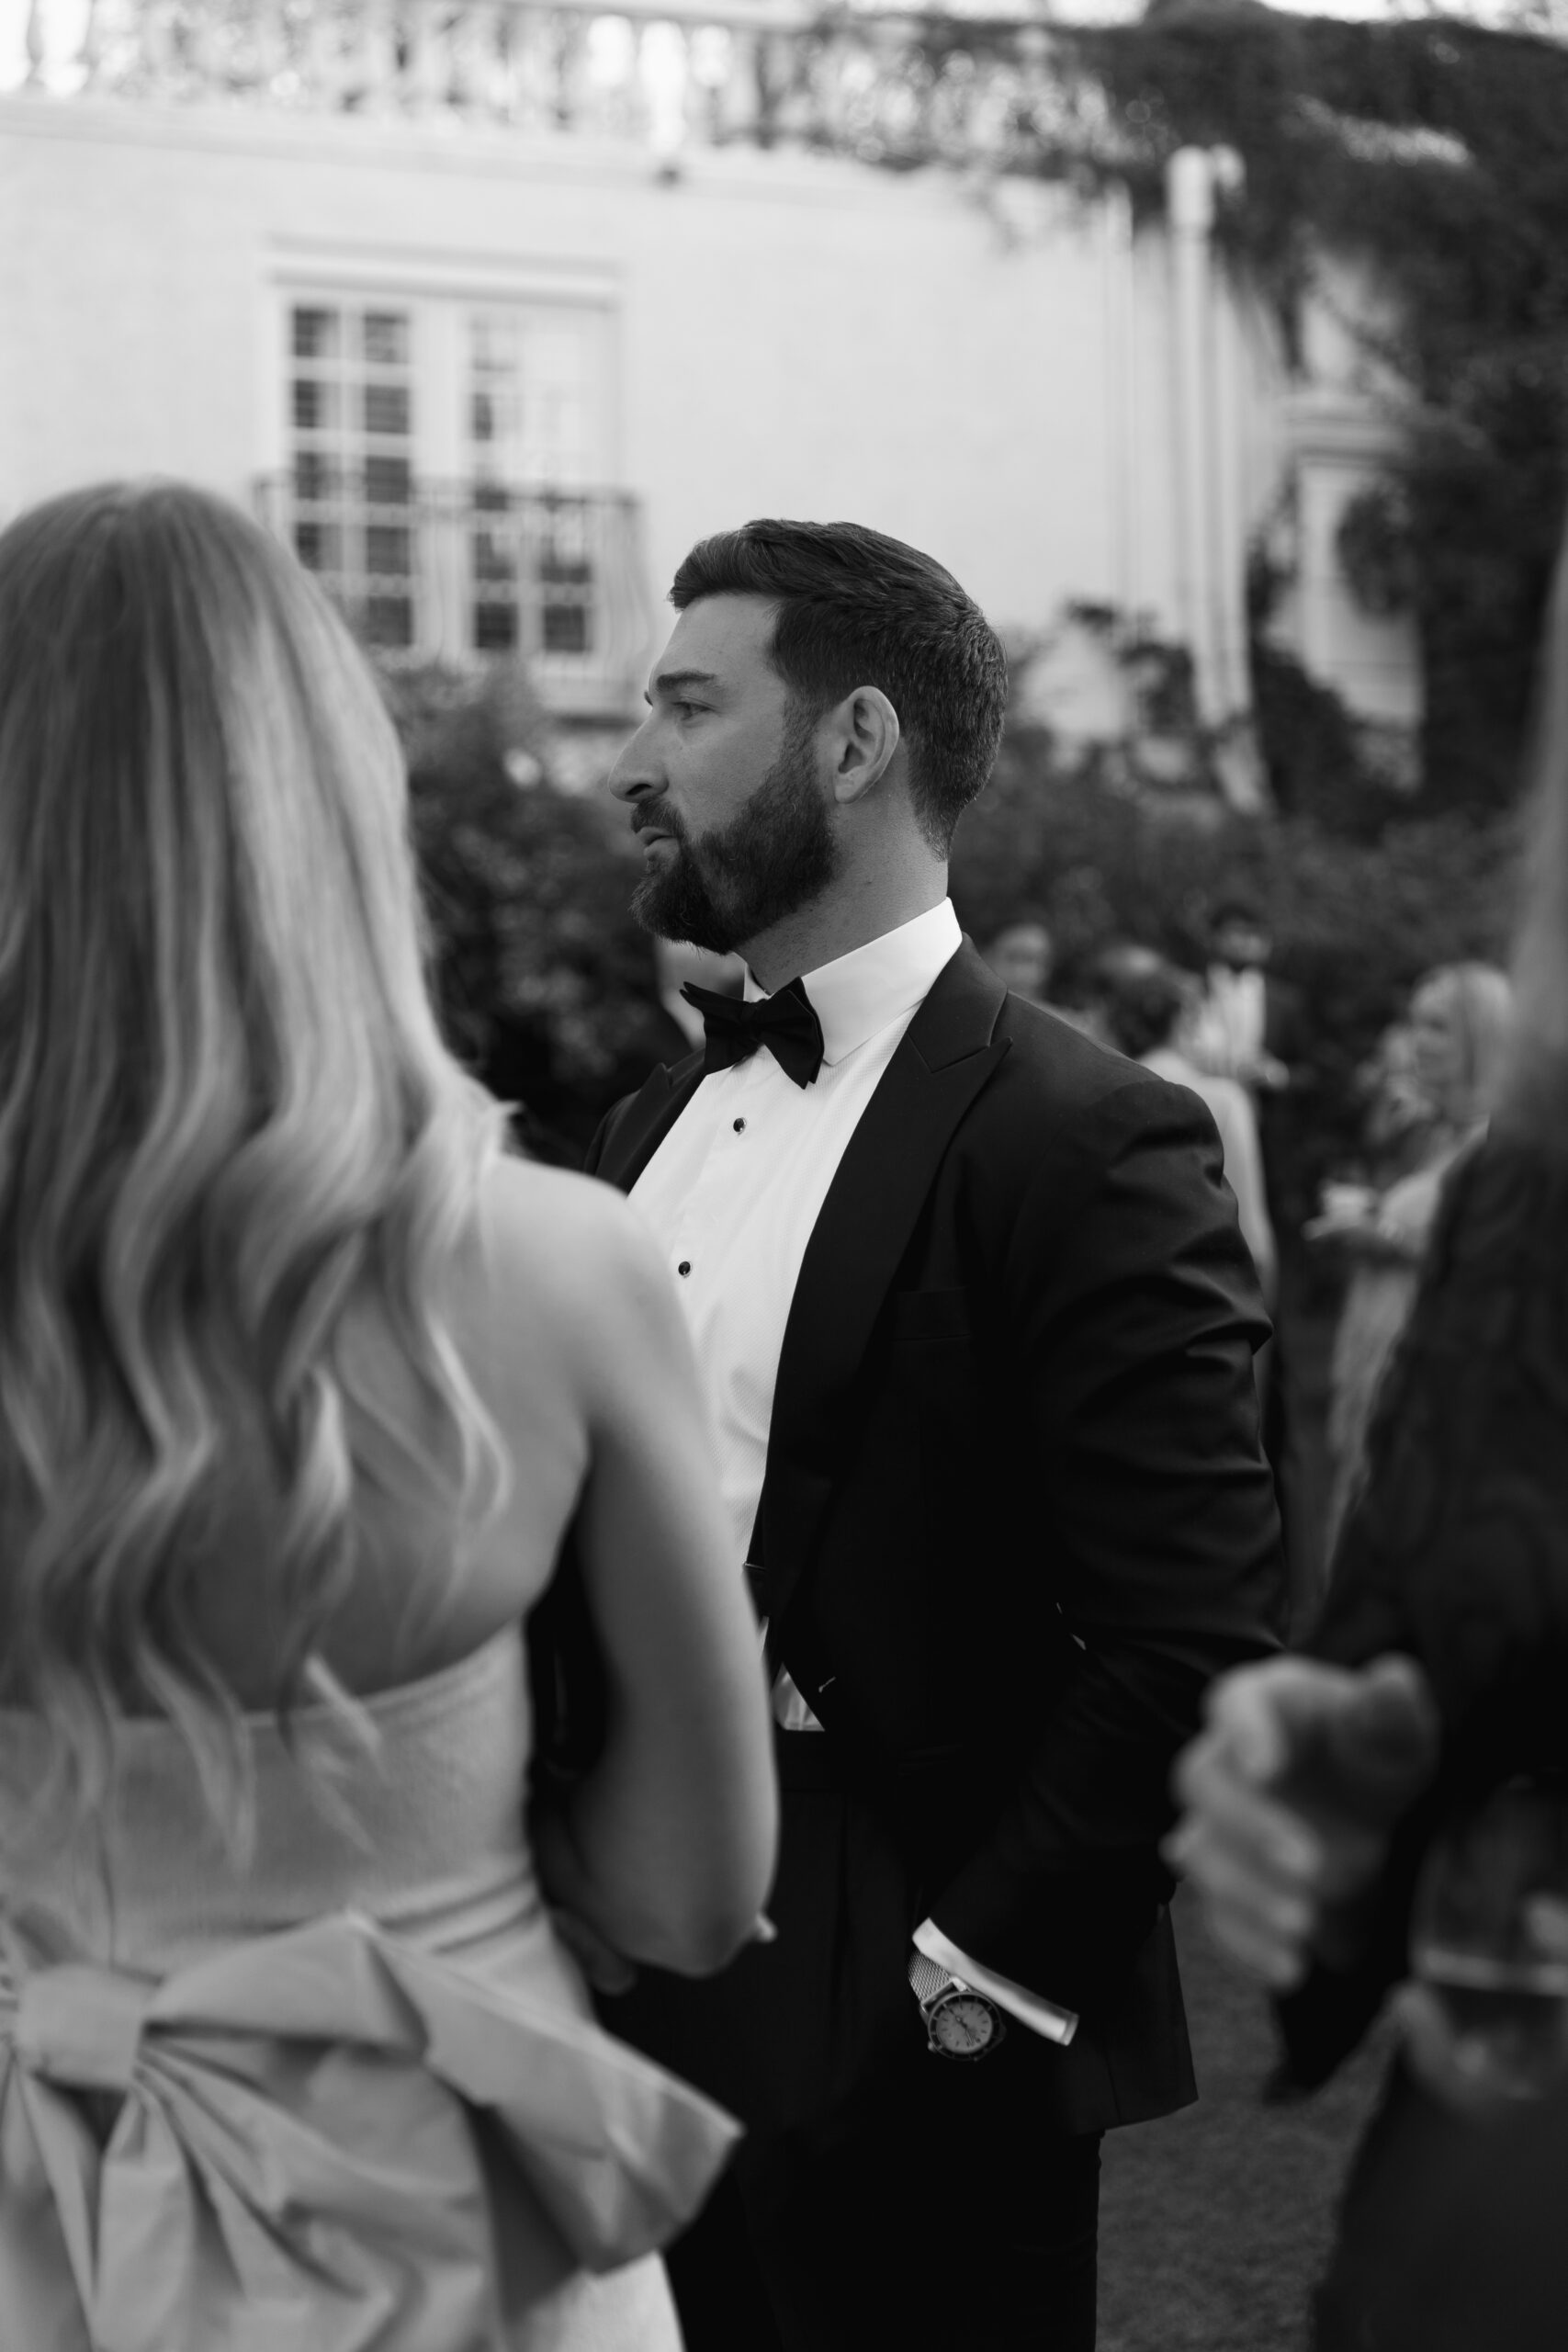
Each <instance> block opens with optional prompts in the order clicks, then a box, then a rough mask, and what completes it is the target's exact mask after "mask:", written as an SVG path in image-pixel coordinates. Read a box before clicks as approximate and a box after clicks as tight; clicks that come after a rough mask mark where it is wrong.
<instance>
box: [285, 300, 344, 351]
mask: <svg viewBox="0 0 1568 2352" xmlns="http://www.w3.org/2000/svg"><path fill="white" fill-rule="evenodd" d="M337 330H338V316H337V312H336V311H305V310H297V311H295V313H294V356H295V358H296V359H335V358H336V356H337Z"/></svg>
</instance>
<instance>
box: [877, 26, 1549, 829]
mask: <svg viewBox="0 0 1568 2352" xmlns="http://www.w3.org/2000/svg"><path fill="white" fill-rule="evenodd" d="M1027 38H1028V36H1027V35H1025V34H1021V32H1020V30H1019V28H1017V27H1016V26H1011V27H1010V26H1005V25H998V24H993V25H990V26H976V25H973V24H967V23H963V22H958V21H955V20H948V21H945V22H940V23H939V22H934V21H933V22H930V23H928V26H927V28H926V30H925V31H924V32H923V33H922V34H921V35H919V37H918V39H917V40H916V42H915V48H916V50H917V51H919V53H920V64H919V70H920V71H921V72H922V73H923V74H925V75H927V76H928V77H929V76H930V75H931V74H940V73H941V72H942V71H943V70H946V71H947V72H949V73H951V71H952V66H953V57H954V54H955V52H956V51H965V52H967V53H969V54H971V55H987V54H988V55H991V56H996V55H998V54H1008V53H1012V54H1022V51H1021V49H1020V43H1021V41H1022V40H1026V39H1027ZM1050 42H1051V49H1050V70H1051V74H1052V78H1053V81H1054V83H1055V85H1058V91H1059V95H1058V96H1057V98H1056V100H1055V102H1054V103H1053V104H1051V105H1049V106H1036V107H1030V106H1028V105H1023V106H1021V107H1020V108H1017V109H1015V110H1014V113H1013V114H1012V116H1011V117H1010V119H1009V122H1008V125H1007V132H1006V160H1007V167H1008V168H1009V169H1011V170H1015V171H1016V170H1030V171H1033V172H1034V173H1036V174H1038V175H1041V176H1043V177H1047V178H1052V179H1055V180H1058V181H1062V182H1065V183H1066V184H1068V185H1070V186H1072V187H1076V188H1077V189H1078V190H1080V191H1081V192H1082V193H1083V194H1085V195H1086V196H1090V197H1092V196H1093V195H1095V194H1096V193H1098V192H1100V191H1102V190H1104V189H1105V188H1106V187H1110V186H1112V185H1114V186H1116V187H1122V188H1125V189H1126V190H1127V191H1128V192H1129V194H1130V197H1131V199H1132V202H1133V205H1134V213H1135V215H1136V216H1137V217H1139V218H1141V219H1144V220H1149V219H1151V218H1153V217H1155V216H1156V215H1157V213H1158V212H1159V210H1160V208H1161V206H1162V204H1163V201H1164V185H1165V181H1164V174H1165V165H1166V163H1167V161H1168V158H1169V156H1170V155H1171V154H1172V153H1175V152H1176V151H1177V150H1178V149H1179V148H1181V147H1186V146H1203V147H1228V148H1230V149H1232V150H1234V151H1235V153H1236V154H1238V155H1239V156H1240V157H1241V159H1242V163H1243V165H1244V167H1245V172H1244V179H1243V182H1242V184H1241V186H1240V187H1238V188H1237V189H1236V190H1235V192H1234V194H1233V195H1232V196H1231V197H1230V198H1228V199H1226V200H1224V202H1223V204H1222V207H1221V210H1220V215H1219V219H1218V221H1217V224H1216V242H1217V244H1218V248H1219V250H1220V252H1221V253H1222V254H1223V255H1224V257H1225V259H1226V261H1227V263H1228V265H1229V266H1230V267H1231V268H1232V269H1233V270H1234V271H1235V273H1236V274H1237V275H1238V277H1241V278H1242V279H1244V280H1245V281H1246V283H1247V285H1248V286H1249V287H1250V288H1252V289H1254V291H1256V292H1257V293H1258V294H1259V295H1260V296H1261V297H1262V299H1263V300H1265V302H1266V303H1267V305H1268V307H1269V310H1270V311H1272V314H1273V316H1274V317H1275V319H1276V320H1277V321H1278V322H1279V326H1280V332H1281V335H1282V338H1283V343H1284V347H1285V349H1286V351H1287V353H1288V354H1290V355H1292V356H1294V357H1295V358H1297V359H1299V357H1300V352H1301V341H1302V334H1301V330H1302V321H1303V311H1304V305H1305V303H1306V300H1307V299H1308V297H1309V295H1310V293H1311V291H1312V289H1313V288H1314V284H1316V283H1317V282H1318V279H1319V277H1320V268H1321V262H1322V258H1323V256H1325V255H1327V254H1337V255H1342V256H1349V257H1353V258H1354V259H1355V260H1356V261H1357V262H1358V263H1359V264H1360V265H1362V266H1364V268H1365V269H1366V271H1367V272H1368V274H1369V276H1370V277H1371V281H1372V283H1373V284H1374V285H1375V286H1377V287H1378V288H1381V289H1382V291H1383V292H1384V293H1385V294H1386V295H1387V296H1388V297H1389V298H1390V300H1389V302H1388V323H1387V324H1386V326H1381V327H1380V328H1379V329H1378V330H1377V334H1378V338H1379V339H1378V345H1377V356H1378V357H1379V359H1380V360H1381V361H1382V363H1383V364H1384V365H1385V367H1387V368H1390V369H1391V370H1392V371H1393V374H1394V376H1395V377H1396V378H1397V379H1399V380H1401V381H1402V382H1403V384H1404V388H1405V393H1406V405H1405V424H1406V433H1405V439H1404V454H1403V457H1402V458H1401V460H1400V463H1399V466H1398V469H1397V472H1398V479H1397V481H1395V482H1394V483H1393V484H1392V485H1391V491H1392V492H1393V495H1392V498H1391V504H1390V508H1389V512H1390V513H1391V514H1393V515H1397V516H1398V517H1399V518H1400V522H1401V526H1402V528H1403V530H1404V533H1405V534H1406V535H1407V544H1406V545H1405V546H1404V548H1397V549H1393V548H1391V549H1389V550H1386V551H1385V552H1386V554H1387V556H1388V559H1389V560H1390V561H1393V562H1395V563H1397V565H1398V567H1399V568H1400V569H1401V570H1403V571H1404V574H1405V576H1406V577H1407V579H1408V581H1409V582H1410V586H1411V592H1412V598H1413V605H1414V611H1415V616H1416V622H1417V625H1418V628H1419V631H1420V637H1421V642H1422V648H1423V659H1424V667H1425V672H1426V687H1427V693H1426V718H1425V726H1424V740H1423V743H1422V775H1423V792H1424V795H1425V797H1426V800H1427V805H1428V806H1429V807H1431V808H1445V807H1477V808H1485V807H1495V806H1496V805H1497V804H1498V803H1499V802H1500V801H1506V799H1508V798H1509V797H1511V796H1512V794H1513V792H1514V790H1515V787H1516V785H1517V777H1518V773H1519V746H1520V740H1521V735H1522V730H1523V728H1524V725H1525V722H1526V718H1527V713H1528V708H1529V697H1530V688H1531V677H1532V664H1533V659H1534V652H1535V646H1536V642H1537V639H1538V636H1539V633H1540V623H1541V618H1542V616H1543V613H1544V609H1545V600H1546V594H1547V586H1548V582H1549V578H1550V573H1551V563H1552V559H1553V555H1554V552H1555V548H1556V545H1557V541H1558V537H1559V534H1560V531H1561V527H1562V515H1563V507H1564V499H1565V495H1568V47H1564V46H1562V45H1560V44H1558V43H1556V42H1553V41H1551V40H1544V39H1540V38H1536V37H1534V36H1531V35H1529V34H1525V33H1520V32H1499V31H1492V30H1488V29H1485V28H1481V27H1479V26H1475V25H1469V24H1463V23H1460V22H1456V21H1454V20H1453V19H1451V18H1444V17H1430V18H1426V19H1423V20H1420V21H1412V22H1400V23H1348V22H1343V21H1340V20H1337V19H1330V18H1313V17H1294V16H1285V15H1281V14H1276V13H1275V12H1273V11H1272V10H1270V9H1269V8H1266V7H1264V6H1260V5H1258V0H1153V5H1152V6H1150V8H1149V10H1148V12H1147V14H1146V15H1145V18H1144V20H1143V21H1142V22H1141V23H1138V24H1134V25H1122V26H1116V27H1111V28H1084V27H1080V28H1072V27H1054V28H1052V32H1051V36H1050ZM887 160H888V161H896V162H902V163H905V164H908V163H909V162H911V161H915V160H918V157H917V156H916V155H914V154H913V153H904V154H890V155H889V156H888V157H887ZM1365 331H1366V332H1367V334H1369V336H1370V335H1371V334H1372V332H1373V331H1372V329H1371V327H1370V326H1368V327H1367V328H1366V329H1365Z"/></svg>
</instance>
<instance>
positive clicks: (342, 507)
mask: <svg viewBox="0 0 1568 2352" xmlns="http://www.w3.org/2000/svg"><path fill="white" fill-rule="evenodd" d="M614 333H615V314H614V311H613V308H612V306H611V305H610V304H609V303H608V302H606V301H604V300H583V299H581V298H572V299H553V300H552V299H550V298H549V297H548V296H547V295H531V294H530V295H513V296H508V295H505V294H502V293H500V292H497V291H491V290H488V289H487V290H476V291H473V292H471V293H470V292H466V291H464V290H462V289H461V288H454V289H453V290H451V291H449V292H448V291H439V292H436V291H431V290H428V289H416V290H409V291H400V289H398V288H396V287H395V286H389V287H387V288H381V287H378V286H370V287H364V286H362V287H359V288H355V287H354V286H353V285H351V284H343V283H339V284H332V283H317V282H311V283H295V284H289V283H288V282H287V281H285V282H284V283H283V284H282V285H281V286H280V288H279V303H278V314H277V321H276V329H275V341H274V351H275V353H276V366H277V371H278V372H277V376H276V379H275V380H276V383H277V385H278V388H279V397H278V399H277V401H276V408H275V412H274V413H275V414H276V417H277V419H278V427H277V431H276V447H277V455H278V465H277V469H276V475H275V477H274V480H273V481H272V483H271V485H270V487H269V491H268V493H267V498H266V505H267V511H268V514H269V516H270V519H271V520H272V523H273V526H274V527H275V528H276V529H278V530H279V531H280V533H281V535H282V536H283V537H286V538H287V539H288V544H289V545H290V546H291V547H292V548H294V550H295V552H296V554H297V555H298V556H299V560H300V561H301V562H302V563H304V564H305V565H306V566H307V567H308V569H310V571H313V572H315V573H316V574H317V576H318V577H319V578H320V579H321V583H322V585H323V586H324V587H325V588H326V589H327V592H328V594H330V595H332V597H333V600H334V602H336V603H337V604H338V605H339V606H340V608H341V609H342V610H343V611H344V613H345V615H346V616H347V617H348V619H349V620H350V622H351V624H352V626H353V627H354V628H355V629H356V631H357V632H358V633H359V635H360V636H361V638H362V639H364V640H365V641H366V642H367V643H369V644H371V645H374V646H377V647H379V648H385V649H389V650H405V651H409V652H412V653H424V652H429V653H438V654H444V655H451V654H457V655H459V656H465V655H469V654H487V653H504V652H509V651H516V652H520V653H523V654H525V655H526V656H527V657H528V658H529V659H530V660H531V661H532V662H534V664H535V666H536V670H537V671H538V672H539V673H541V676H542V678H543V679H544V681H545V682H546V683H548V682H549V681H550V680H551V679H552V678H553V679H554V680H555V681H556V682H557V683H561V682H570V680H571V679H572V678H573V677H574V676H576V677H581V676H583V675H585V674H588V673H594V674H599V673H605V672H607V671H608V670H609V669H610V668H612V667H613V666H614V664H615V661H616V659H617V658H621V659H624V649H621V648H618V647H617V645H616V644H615V642H613V640H614V639H615V638H616V636H617V632H618V634H619V635H620V636H625V634H626V624H625V619H624V616H625V613H626V610H627V608H628V605H629V604H635V603H636V602H637V599H638V596H639V594H640V591H639V590H638V589H637V587H636V585H635V584H632V585H630V586H628V583H627V582H626V581H625V580H623V579H618V578H617V577H616V576H615V575H616V572H617V568H618V569H619V570H620V571H625V569H626V566H627V565H628V564H631V563H632V562H634V561H635V555H634V550H633V534H632V526H631V517H630V512H629V509H630V502H629V501H628V500H627V499H626V496H625V494H624V493H623V492H619V491H617V490H616V489H615V486H614V480H613V469H612V467H611V464H610V462H609V460H610V456H611V425H612V390H613V381H612V379H613V356H614Z"/></svg>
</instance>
